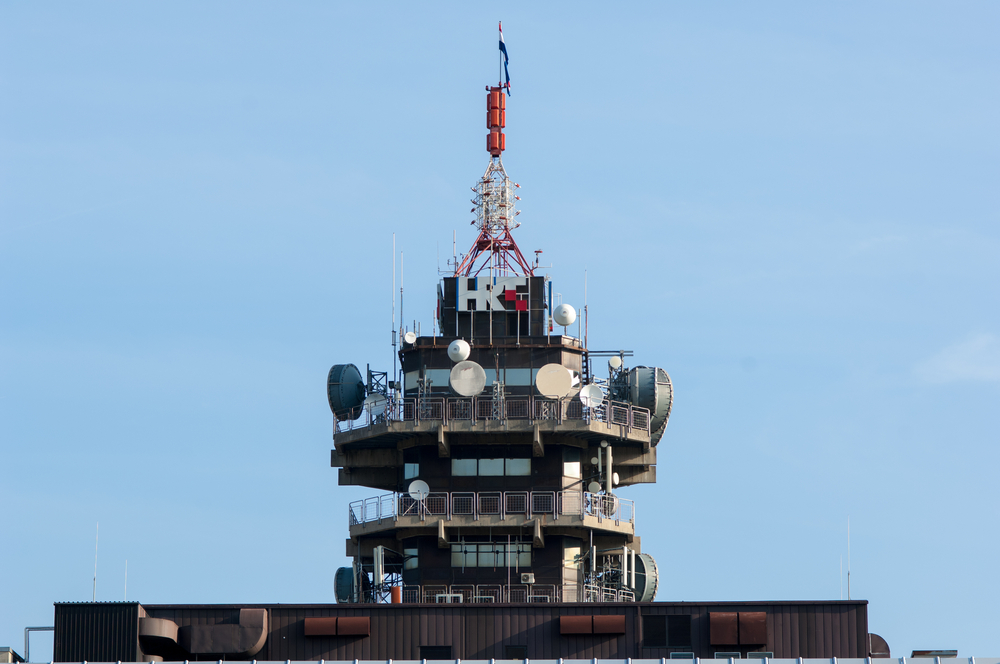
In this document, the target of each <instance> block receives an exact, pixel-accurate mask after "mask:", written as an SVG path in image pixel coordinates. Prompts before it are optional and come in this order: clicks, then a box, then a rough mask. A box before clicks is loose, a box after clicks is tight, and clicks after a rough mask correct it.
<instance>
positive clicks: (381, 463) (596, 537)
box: [327, 85, 673, 603]
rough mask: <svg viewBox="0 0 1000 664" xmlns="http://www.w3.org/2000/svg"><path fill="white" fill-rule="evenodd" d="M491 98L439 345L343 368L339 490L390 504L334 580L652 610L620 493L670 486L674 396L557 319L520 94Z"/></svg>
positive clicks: (360, 536) (358, 533) (358, 525)
mask: <svg viewBox="0 0 1000 664" xmlns="http://www.w3.org/2000/svg"><path fill="white" fill-rule="evenodd" d="M486 90H487V99H486V101H487V129H488V134H487V144H486V147H487V151H488V152H489V155H490V160H489V163H488V164H487V167H486V170H485V172H484V173H483V176H482V177H481V178H480V179H479V180H478V182H477V183H476V185H475V186H474V187H473V188H472V189H473V192H474V194H475V196H474V198H473V199H472V203H473V206H474V207H473V208H472V210H471V212H474V213H475V215H476V217H475V220H474V221H473V225H475V227H476V230H477V236H476V239H475V240H474V242H473V244H472V247H471V248H470V250H469V252H468V253H467V254H465V255H464V256H463V257H462V258H461V259H460V260H459V259H456V260H455V262H454V265H453V267H454V272H453V274H450V275H448V276H445V277H444V278H443V279H442V280H441V283H440V284H439V285H438V290H437V293H438V295H437V323H438V326H437V327H438V329H439V330H440V332H439V333H438V335H436V336H420V337H418V336H417V335H416V334H414V333H412V332H408V333H406V334H403V333H402V332H400V336H399V353H398V354H399V360H400V366H401V371H400V374H399V375H398V376H394V377H393V379H392V380H389V379H388V378H387V374H385V373H378V372H373V371H371V370H370V369H369V370H368V372H367V376H366V377H364V378H363V377H362V375H361V372H360V371H359V370H358V369H357V368H356V367H355V366H354V365H349V364H340V365H335V366H334V367H333V368H332V369H331V370H330V374H329V377H328V386H327V394H328V398H329V402H330V407H331V410H332V411H333V413H334V435H333V438H334V449H333V451H332V457H331V464H332V465H333V466H335V467H337V468H339V477H338V479H339V482H340V484H342V485H362V486H366V487H370V488H371V489H373V490H375V491H382V492H383V493H382V494H380V495H373V496H372V497H371V498H368V499H365V500H361V501H357V502H355V503H352V504H351V505H350V513H349V524H348V525H349V530H350V537H349V538H348V540H347V543H346V551H345V552H346V554H347V556H349V557H350V558H351V559H352V561H353V563H352V566H351V567H349V568H348V567H345V568H341V569H340V570H338V572H337V599H338V601H343V602H464V603H469V602H494V603H497V602H507V603H519V602H628V601H649V600H652V599H653V598H654V596H655V594H656V588H657V584H658V572H657V568H656V564H655V562H654V560H653V558H652V556H650V555H648V554H647V553H643V552H642V551H641V546H640V538H639V536H638V534H637V533H636V506H635V504H634V502H633V501H632V500H629V499H628V498H627V497H625V496H620V495H619V490H620V489H622V488H624V487H627V486H629V485H632V484H638V483H649V482H655V481H656V445H657V443H658V442H659V440H660V438H661V436H662V435H663V432H664V429H665V427H666V424H667V420H668V418H669V415H670V409H671V404H672V400H673V386H672V384H671V381H670V378H669V376H668V375H667V373H666V371H664V370H663V369H658V368H653V367H645V366H637V367H633V368H628V367H626V366H625V365H624V361H625V359H626V358H628V357H630V356H631V352H629V351H595V350H592V349H589V348H587V347H586V345H585V343H584V340H583V339H581V338H579V336H581V335H578V336H577V337H574V336H572V334H570V333H569V332H570V330H571V326H572V325H573V324H574V323H576V322H577V312H576V310H575V309H574V308H573V307H572V306H570V305H569V304H559V305H558V306H554V303H553V292H552V282H551V281H550V279H549V277H548V275H545V276H539V275H536V274H535V272H536V270H537V269H538V260H537V259H536V260H535V264H534V265H532V264H531V263H529V262H528V261H527V260H526V259H525V257H524V255H523V254H522V253H521V251H520V249H519V248H518V246H517V243H516V242H515V240H514V237H513V234H512V232H513V231H514V230H515V229H516V228H517V227H518V226H519V225H520V224H519V223H518V221H517V217H518V215H519V214H520V212H519V210H517V202H518V201H519V200H520V198H519V196H517V194H516V193H515V191H516V190H517V189H518V188H519V185H517V184H516V183H513V182H512V181H511V180H510V178H509V177H508V175H507V172H506V170H505V168H504V165H503V160H502V153H503V152H504V150H505V148H506V138H505V134H504V133H503V130H504V128H505V126H506V110H507V109H506V102H507V99H506V97H505V96H504V94H503V92H504V89H503V87H501V86H499V85H498V86H496V87H488V88H487V89H486ZM557 326H558V327H557ZM560 329H561V330H562V331H561V332H560V331H559V330H560ZM595 360H598V361H603V360H606V361H607V362H608V364H607V372H608V373H607V378H603V377H601V378H598V377H597V376H596V375H595V373H594V367H593V366H592V364H593V362H594V361H595ZM602 373H603V371H602Z"/></svg>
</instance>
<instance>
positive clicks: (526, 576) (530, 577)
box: [521, 572, 535, 583]
mask: <svg viewBox="0 0 1000 664" xmlns="http://www.w3.org/2000/svg"><path fill="white" fill-rule="evenodd" d="M534 582H535V575H534V574H532V573H531V572H521V583H534Z"/></svg>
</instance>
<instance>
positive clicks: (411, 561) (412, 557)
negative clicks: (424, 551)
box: [403, 549, 420, 569]
mask: <svg viewBox="0 0 1000 664" xmlns="http://www.w3.org/2000/svg"><path fill="white" fill-rule="evenodd" d="M419 555H420V550H419V549H403V569H419V568H420V559H419V557H418V556H419Z"/></svg>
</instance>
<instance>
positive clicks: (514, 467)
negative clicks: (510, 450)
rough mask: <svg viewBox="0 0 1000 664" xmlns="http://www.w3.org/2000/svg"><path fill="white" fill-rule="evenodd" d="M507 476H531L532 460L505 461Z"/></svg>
mask: <svg viewBox="0 0 1000 664" xmlns="http://www.w3.org/2000/svg"><path fill="white" fill-rule="evenodd" d="M504 466H505V468H506V471H507V472H506V474H507V475H531V459H504Z"/></svg>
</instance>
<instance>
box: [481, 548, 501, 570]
mask: <svg viewBox="0 0 1000 664" xmlns="http://www.w3.org/2000/svg"><path fill="white" fill-rule="evenodd" d="M479 566H480V567H496V566H497V555H496V551H495V550H494V547H493V544H480V545H479Z"/></svg>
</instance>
